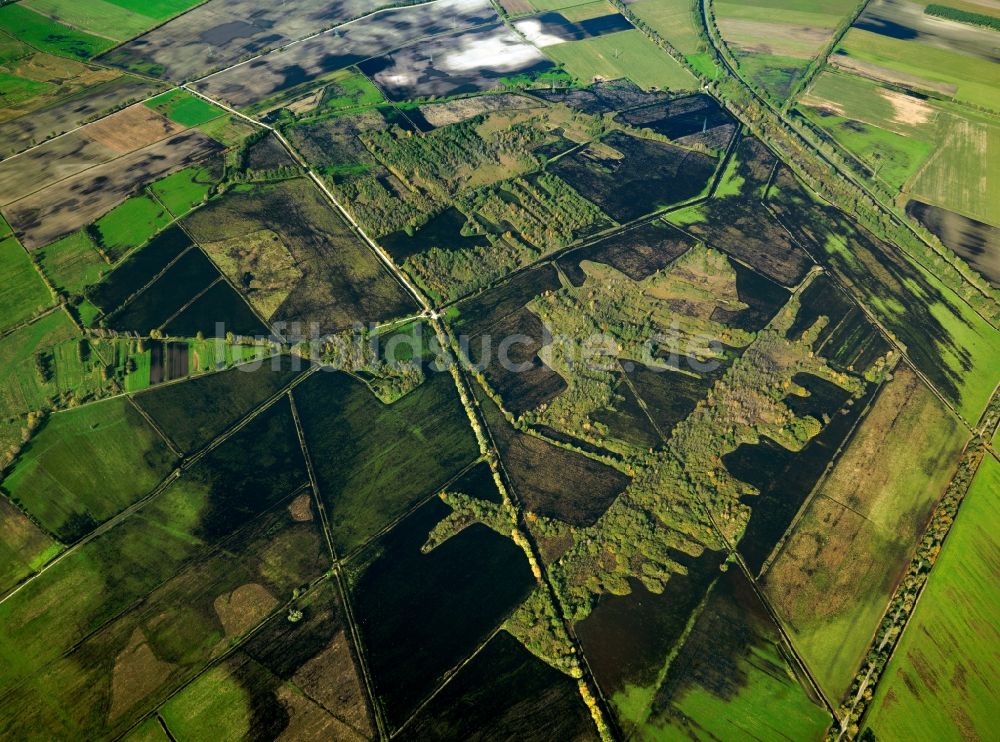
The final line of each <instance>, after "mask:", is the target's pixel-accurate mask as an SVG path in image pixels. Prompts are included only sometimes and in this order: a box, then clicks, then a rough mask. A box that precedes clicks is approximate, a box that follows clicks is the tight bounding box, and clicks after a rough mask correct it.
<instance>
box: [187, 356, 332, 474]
mask: <svg viewBox="0 0 1000 742" xmlns="http://www.w3.org/2000/svg"><path fill="white" fill-rule="evenodd" d="M317 368H318V366H316V365H314V364H310V365H309V367H308V368H307V369H306V370H305V371H302V372H301V373H299V374H297V375H296V376H295V377H293V378H292V379H291V380H290V381H289V382H288V383H287V384H285V385H284V386H283V387H282V388H281V389H279V390H278V391H277V392H275V393H274V394H272V395H271V396H270V397H268V398H267V399H266V400H264V401H263V402H261V403H260V404H259V405H257V406H256V407H254V408H253V409H252V410H250V411H249V412H248V413H247V414H246V415H245V416H244V417H242V418H240V420H238V421H237V422H236V423H235V424H233V425H232V426H231V427H229V428H228V429H227V430H225V431H224V432H223V433H220V434H219V435H218V436H217V437H216V438H214V439H212V440H211V441H209V442H208V443H207V444H205V446H203V447H202V448H201V449H200V450H198V451H197V452H196V453H194V454H192V455H191V456H189V457H188V458H187V459H185V460H184V462H183V463H182V464H181V468H182V469H183V470H185V471H186V470H188V469H190V468H191V467H192V466H194V465H195V464H197V463H198V462H199V461H200V460H201V459H203V458H204V457H205V456H207V455H208V454H210V453H211V452H212V451H214V450H215V449H216V448H218V447H219V446H221V445H222V444H223V443H225V442H226V441H227V440H229V439H230V438H232V437H233V436H234V435H236V434H237V433H239V432H240V431H241V430H243V428H245V427H247V426H248V425H249V424H250V423H252V422H253V421H254V419H256V417H257V416H258V415H260V414H261V413H263V412H265V411H266V410H268V409H270V408H271V407H273V406H274V405H276V404H277V403H278V402H280V401H281V398H282V397H284V396H285V395H286V394H287V393H288V392H289V391H291V390H292V389H294V388H295V387H296V386H298V385H299V384H301V383H302V382H303V381H305V380H306V379H307V378H309V377H310V376H312V375H313V374H314V373H315V372H316V369H317Z"/></svg>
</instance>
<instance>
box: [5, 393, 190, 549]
mask: <svg viewBox="0 0 1000 742" xmlns="http://www.w3.org/2000/svg"><path fill="white" fill-rule="evenodd" d="M171 465H172V457H171V455H170V452H169V451H167V450H166V448H165V447H164V445H163V441H162V440H161V438H160V437H159V436H158V435H157V433H156V431H154V430H153V429H152V428H151V427H150V426H149V424H148V423H147V422H146V421H145V420H144V419H143V418H142V416H141V415H140V414H139V413H138V412H137V411H136V410H135V409H134V408H133V407H132V404H131V403H130V402H129V401H128V400H126V399H123V398H118V399H114V400H109V401H107V402H99V403H95V404H90V405H87V406H85V407H81V408H79V409H76V410H69V411H66V412H60V413H58V414H55V415H53V416H52V417H51V418H50V419H49V421H48V422H47V423H46V424H45V426H44V427H43V428H42V430H41V432H40V433H38V434H37V435H36V436H35V437H34V438H33V439H32V441H31V443H30V445H28V447H27V448H25V450H24V451H23V452H22V454H21V457H20V458H19V459H18V461H17V464H16V465H15V466H14V469H13V471H11V473H10V475H8V477H7V478H6V479H5V480H4V482H3V490H4V492H6V493H7V494H8V495H9V496H10V497H11V498H12V499H13V500H15V501H16V502H18V503H20V504H21V506H22V507H24V509H25V510H27V511H28V512H29V513H31V514H32V515H33V516H34V517H35V518H37V519H38V521H39V522H40V523H42V524H43V525H44V526H45V527H46V528H47V529H48V530H49V531H50V532H52V533H54V534H56V535H57V536H58V537H59V538H60V539H61V540H63V541H67V542H68V541H73V540H76V539H77V538H80V537H81V536H83V535H85V534H86V533H87V532H88V531H90V530H91V529H92V528H93V527H94V526H96V525H97V524H99V523H101V522H103V521H105V520H107V519H108V518H110V517H111V516H113V515H115V514H116V513H117V512H119V511H120V510H122V509H124V508H126V507H127V506H129V505H130V504H132V503H133V502H135V501H136V500H137V499H139V498H140V497H141V496H142V495H144V494H146V493H147V492H149V491H150V490H152V489H153V487H155V486H156V485H157V483H159V481H160V480H161V479H163V477H164V476H165V475H166V474H167V472H168V471H169V470H170V467H171Z"/></svg>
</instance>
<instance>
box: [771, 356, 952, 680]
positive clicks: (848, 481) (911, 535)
mask: <svg viewBox="0 0 1000 742" xmlns="http://www.w3.org/2000/svg"><path fill="white" fill-rule="evenodd" d="M967 438H968V435H967V433H966V432H965V429H964V428H962V427H961V426H960V425H959V423H958V420H956V419H955V417H954V416H953V415H952V413H951V412H950V411H948V410H947V409H946V408H944V407H943V406H942V404H941V403H940V401H939V400H938V399H937V397H936V396H934V394H933V393H932V392H931V391H930V390H929V389H927V388H926V386H925V385H924V384H923V382H922V381H920V380H919V378H918V377H917V376H916V375H915V374H914V373H913V372H911V371H909V370H907V369H906V368H905V367H904V368H899V369H898V370H897V372H896V374H895V378H894V379H893V380H892V381H891V382H889V383H888V384H887V385H886V386H885V387H883V389H882V391H881V393H880V394H879V396H878V397H877V398H876V400H875V402H874V404H873V406H872V409H871V410H870V411H869V413H868V415H867V417H865V418H864V420H863V422H862V423H861V426H860V427H859V428H858V429H857V430H856V431H855V433H854V435H853V437H852V438H851V440H850V442H849V443H848V445H847V447H846V449H845V450H844V452H843V453H842V454H841V456H840V458H839V459H838V460H837V461H836V463H835V464H834V468H833V469H832V470H831V471H830V472H829V473H828V474H827V477H826V479H825V480H822V481H821V482H820V484H819V485H818V489H817V491H816V492H815V493H814V494H813V496H812V500H811V501H810V502H809V503H808V505H807V506H806V510H805V511H804V513H803V515H802V517H801V519H800V520H799V522H798V523H797V524H796V525H795V527H794V530H793V531H792V533H791V535H790V536H789V537H788V539H787V541H786V542H785V544H784V545H783V546H782V547H781V551H780V553H779V554H778V557H777V558H776V559H775V561H774V562H773V563H772V565H771V566H770V568H769V569H768V570H767V572H766V573H765V577H764V585H765V591H766V592H767V594H768V596H769V597H770V598H771V600H772V601H773V604H774V606H775V609H776V610H777V612H778V614H779V615H780V616H781V618H782V620H783V621H784V622H785V624H786V626H787V627H788V629H789V631H790V632H791V635H792V637H793V640H794V641H795V643H796V645H797V648H798V650H799V651H800V652H801V653H802V655H803V657H804V658H805V661H806V663H807V664H808V665H809V666H810V667H811V668H812V670H813V672H814V673H815V674H816V677H817V679H818V681H819V683H820V685H821V686H822V687H823V688H824V690H825V691H826V692H827V693H828V694H829V696H830V697H831V698H835V699H839V698H840V697H841V696H842V695H843V694H844V692H845V691H846V690H847V688H848V686H849V684H850V682H851V678H852V677H853V676H854V673H855V672H856V670H857V668H858V665H859V664H860V663H861V660H862V658H863V656H864V654H865V651H866V650H867V648H868V644H869V642H870V640H871V637H872V634H873V633H874V631H875V628H876V625H877V624H878V621H879V619H880V618H881V616H882V612H883V611H884V610H885V606H886V604H887V603H888V601H889V597H890V596H891V594H892V591H893V590H894V589H895V585H896V581H897V580H898V578H899V576H900V574H901V573H902V570H903V569H904V568H905V567H906V565H907V564H908V563H909V560H910V557H911V554H912V552H913V549H914V544H915V543H916V540H917V539H918V537H919V536H920V534H921V533H922V532H923V528H924V525H925V522H926V519H927V517H928V516H929V515H930V512H931V510H932V508H933V506H934V503H935V502H936V501H937V499H938V498H939V497H940V496H941V494H942V493H943V492H944V489H945V487H946V486H947V484H948V482H949V481H950V478H951V474H952V472H953V471H954V468H955V466H956V465H957V463H958V458H959V453H960V452H961V449H962V446H963V445H964V443H965V441H966V440H967Z"/></svg>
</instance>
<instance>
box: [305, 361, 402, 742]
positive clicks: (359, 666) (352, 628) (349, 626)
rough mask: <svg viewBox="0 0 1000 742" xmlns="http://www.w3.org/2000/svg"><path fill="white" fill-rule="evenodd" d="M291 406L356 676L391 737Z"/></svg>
mask: <svg viewBox="0 0 1000 742" xmlns="http://www.w3.org/2000/svg"><path fill="white" fill-rule="evenodd" d="M314 368H316V369H318V368H319V366H318V365H316V366H314ZM288 403H289V406H290V407H291V410H292V419H293V421H294V423H295V433H296V435H297V436H298V439H299V448H300V449H301V450H302V456H303V458H304V459H305V462H306V470H307V472H308V474H309V488H310V490H311V491H312V496H313V501H314V502H315V503H316V511H317V513H318V514H319V520H320V527H321V529H322V531H323V538H324V540H325V541H326V546H327V550H328V551H329V553H330V559H331V562H330V570H329V571H328V572H327V574H332V575H334V577H335V579H336V585H337V592H338V594H339V596H340V603H341V606H342V611H343V614H344V624H345V628H346V631H345V635H348V636H349V637H350V640H349V641H348V647H349V649H350V652H351V659H352V662H354V663H355V672H356V674H358V675H360V677H361V679H362V680H363V681H364V685H365V692H366V694H367V695H368V702H369V707H370V709H371V712H372V716H373V717H374V719H375V727H376V731H377V732H378V736H379V737H380V738H382V739H385V738H387V737H388V735H387V733H386V720H385V709H384V708H383V707H382V703H381V698H380V697H379V696H378V694H377V693H376V692H375V681H374V679H373V678H372V676H371V670H370V669H369V667H368V656H367V654H366V653H365V646H364V644H363V643H362V641H361V632H360V630H359V629H358V627H357V620H356V619H355V617H354V608H353V605H352V604H351V603H350V591H349V590H348V589H347V586H346V584H345V583H346V580H345V579H344V577H343V570H342V567H341V563H342V560H341V558H340V557H339V556H338V555H337V549H336V547H335V546H334V544H333V532H332V531H331V529H330V519H329V517H328V515H327V512H326V505H325V503H324V502H323V496H322V493H321V490H320V486H319V481H318V480H317V479H316V472H315V470H314V469H313V464H312V455H311V454H310V452H309V443H308V442H307V441H306V434H305V429H304V428H303V427H302V420H301V418H300V417H299V412H298V407H297V406H296V404H295V395H294V394H293V393H292V390H291V389H289V390H288ZM345 723H346V722H345ZM348 726H350V727H351V728H352V729H353V728H354V727H353V725H350V724H348Z"/></svg>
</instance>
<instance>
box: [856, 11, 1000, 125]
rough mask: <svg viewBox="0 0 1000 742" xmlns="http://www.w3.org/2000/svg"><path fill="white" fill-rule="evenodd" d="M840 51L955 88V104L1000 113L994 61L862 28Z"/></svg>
mask: <svg viewBox="0 0 1000 742" xmlns="http://www.w3.org/2000/svg"><path fill="white" fill-rule="evenodd" d="M837 49H838V50H840V51H846V52H847V53H848V54H849V55H850V56H851V57H854V58H855V59H859V60H862V61H864V62H869V63H871V64H875V65H878V66H880V67H887V68H889V69H892V70H897V71H899V72H902V73H905V74H907V75H915V76H916V77H919V78H922V79H924V80H929V81H932V82H937V83H944V84H946V85H954V86H956V88H957V90H956V92H955V95H954V99H955V100H956V101H959V102H963V103H971V104H972V105H974V106H982V107H984V108H987V109H989V110H991V111H1000V64H997V63H995V62H994V63H990V62H987V61H985V60H983V59H979V58H977V57H974V56H971V55H966V54H959V53H957V52H953V51H949V50H947V49H939V48H937V47H934V46H931V45H930V44H923V43H920V42H918V41H912V40H902V39H893V38H890V37H888V36H884V35H882V34H877V33H872V32H870V31H864V30H862V29H859V28H852V29H851V30H850V31H848V32H847V34H846V35H845V36H844V38H843V39H842V40H841V42H840V44H838V45H837Z"/></svg>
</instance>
